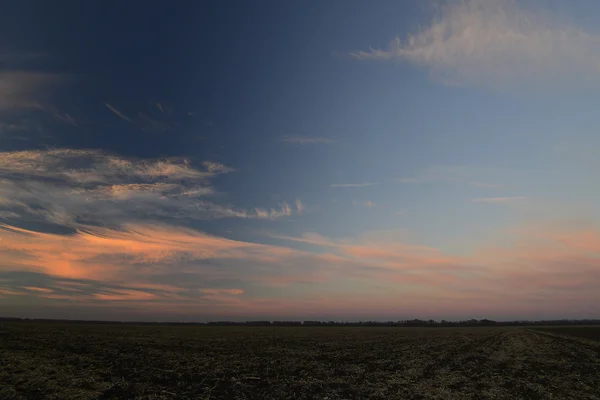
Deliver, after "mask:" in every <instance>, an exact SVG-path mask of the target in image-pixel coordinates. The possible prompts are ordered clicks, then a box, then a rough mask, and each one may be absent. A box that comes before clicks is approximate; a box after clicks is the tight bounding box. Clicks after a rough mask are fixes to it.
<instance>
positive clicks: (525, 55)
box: [350, 0, 600, 88]
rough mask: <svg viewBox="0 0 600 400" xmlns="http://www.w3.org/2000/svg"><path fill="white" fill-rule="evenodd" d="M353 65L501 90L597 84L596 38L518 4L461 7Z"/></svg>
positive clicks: (484, 2) (474, 1)
mask: <svg viewBox="0 0 600 400" xmlns="http://www.w3.org/2000/svg"><path fill="white" fill-rule="evenodd" d="M350 55H351V56H352V57H354V58H356V59H372V60H393V59H398V60H406V61H409V62H411V63H414V64H415V65H417V66H422V67H425V68H428V69H430V71H431V72H432V74H433V76H434V77H436V78H438V79H441V80H443V81H444V82H445V83H449V84H475V85H483V86H489V87H497V88H505V87H506V86H513V85H514V86H520V85H523V84H527V85H530V84H531V85H533V84H543V85H556V84H558V85H563V84H565V85H566V84H568V85H572V84H575V83H580V84H585V85H589V84H599V83H600V35H598V34H596V33H593V32H587V31H585V30H584V29H582V28H581V27H578V26H577V25H575V24H574V23H572V22H570V21H566V20H563V19H561V18H559V16H558V15H552V14H550V13H549V12H547V11H545V10H542V9H531V8H525V7H524V6H523V4H520V3H519V2H517V1H515V0H505V1H499V0H458V1H456V2H452V3H450V4H448V5H445V6H442V7H441V8H440V13H439V15H437V16H436V18H434V19H433V20H432V21H431V23H430V24H429V25H426V26H425V27H424V28H423V29H422V30H420V31H418V32H414V33H410V34H408V35H407V36H406V38H405V39H402V38H400V37H396V38H395V39H394V40H393V41H392V42H391V43H390V45H389V47H388V48H387V49H386V50H381V49H373V48H371V49H369V50H368V51H357V52H353V53H351V54H350Z"/></svg>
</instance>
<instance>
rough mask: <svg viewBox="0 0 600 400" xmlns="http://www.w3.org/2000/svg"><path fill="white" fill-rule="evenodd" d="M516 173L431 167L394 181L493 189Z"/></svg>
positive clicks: (470, 168)
mask: <svg viewBox="0 0 600 400" xmlns="http://www.w3.org/2000/svg"><path fill="white" fill-rule="evenodd" d="M516 172H517V171H516V170H515V169H513V168H507V167H480V166H474V165H433V166H430V167H427V168H425V169H423V170H421V171H418V172H417V173H416V174H414V175H412V176H411V175H409V176H405V177H400V178H397V179H396V182H399V183H415V184H418V183H432V182H444V183H452V184H461V185H468V186H473V187H480V188H488V189H495V188H500V187H502V185H501V184H500V183H496V182H504V181H506V180H508V179H509V178H510V176H511V175H513V174H515V173H516Z"/></svg>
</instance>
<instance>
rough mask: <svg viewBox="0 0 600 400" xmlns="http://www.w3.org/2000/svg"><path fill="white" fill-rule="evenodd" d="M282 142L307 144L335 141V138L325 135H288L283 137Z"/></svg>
mask: <svg viewBox="0 0 600 400" xmlns="http://www.w3.org/2000/svg"><path fill="white" fill-rule="evenodd" d="M281 141H282V142H285V143H291V144H297V145H305V144H319V143H334V141H333V140H331V139H327V138H324V137H308V136H286V137H284V138H282V139H281Z"/></svg>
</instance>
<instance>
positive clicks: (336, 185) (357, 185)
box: [331, 182, 376, 188]
mask: <svg viewBox="0 0 600 400" xmlns="http://www.w3.org/2000/svg"><path fill="white" fill-rule="evenodd" d="M374 185H376V183H375V182H360V183H333V184H332V185H331V187H332V188H360V187H367V186H374Z"/></svg>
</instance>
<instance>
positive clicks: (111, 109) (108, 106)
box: [104, 103, 133, 124]
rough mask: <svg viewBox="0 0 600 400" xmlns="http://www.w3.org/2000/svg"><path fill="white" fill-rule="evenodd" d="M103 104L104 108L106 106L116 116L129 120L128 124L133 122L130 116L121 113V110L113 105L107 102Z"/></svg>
mask: <svg viewBox="0 0 600 400" xmlns="http://www.w3.org/2000/svg"><path fill="white" fill-rule="evenodd" d="M104 105H105V106H106V108H108V109H109V110H110V111H112V112H113V113H114V114H115V115H116V116H117V117H119V118H121V119H124V120H125V121H127V122H129V123H130V124H133V121H132V120H131V118H129V117H128V116H126V115H125V114H123V113H122V112H121V111H119V110H117V109H116V108H115V107H114V106H112V105H110V104H108V103H105V104H104Z"/></svg>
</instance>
